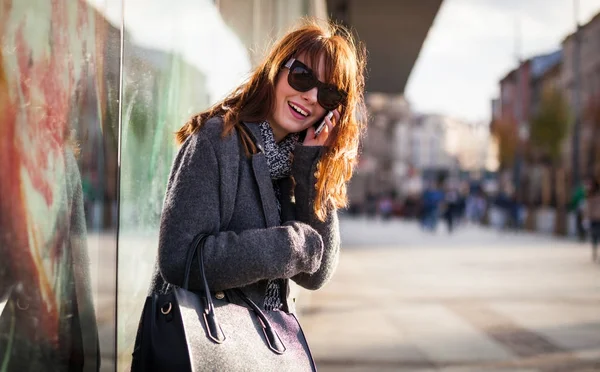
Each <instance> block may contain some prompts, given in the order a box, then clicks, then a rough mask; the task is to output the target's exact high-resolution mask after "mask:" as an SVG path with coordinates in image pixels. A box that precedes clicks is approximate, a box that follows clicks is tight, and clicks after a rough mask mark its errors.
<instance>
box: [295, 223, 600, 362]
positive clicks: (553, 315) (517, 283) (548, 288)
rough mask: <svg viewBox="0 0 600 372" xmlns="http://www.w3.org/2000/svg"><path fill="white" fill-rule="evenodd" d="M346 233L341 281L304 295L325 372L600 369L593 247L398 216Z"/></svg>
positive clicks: (598, 280)
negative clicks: (431, 227) (422, 225)
mask: <svg viewBox="0 0 600 372" xmlns="http://www.w3.org/2000/svg"><path fill="white" fill-rule="evenodd" d="M440 227H442V226H440ZM341 230H342V239H343V247H342V249H343V252H342V256H341V259H340V264H339V268H338V271H337V273H336V275H335V276H334V279H333V280H332V282H331V283H329V284H328V285H327V286H326V287H325V288H323V289H321V290H319V291H316V292H302V293H301V300H302V304H301V305H302V307H301V309H302V311H301V314H300V320H301V322H302V324H303V327H304V330H305V333H306V335H307V337H308V339H309V342H310V344H311V348H312V351H313V354H314V357H315V359H316V361H317V366H318V367H319V370H320V371H321V372H322V371H325V372H330V371H453V372H454V371H569V372H571V371H600V265H599V264H593V263H592V262H591V260H590V249H589V247H588V246H587V245H584V244H579V243H576V242H573V241H568V240H560V239H556V238H552V237H550V236H539V235H537V236H536V235H531V234H514V233H512V234H507V233H499V232H496V231H492V230H487V229H483V228H479V227H468V228H465V227H463V228H459V230H458V231H457V232H456V233H455V234H454V235H449V234H447V233H446V232H445V230H444V229H443V228H440V229H439V231H438V233H437V234H434V235H431V234H428V233H425V232H422V231H421V230H420V229H419V228H418V226H417V225H416V224H414V223H406V222H399V221H390V222H383V221H367V220H365V219H348V218H345V219H343V220H342V222H341Z"/></svg>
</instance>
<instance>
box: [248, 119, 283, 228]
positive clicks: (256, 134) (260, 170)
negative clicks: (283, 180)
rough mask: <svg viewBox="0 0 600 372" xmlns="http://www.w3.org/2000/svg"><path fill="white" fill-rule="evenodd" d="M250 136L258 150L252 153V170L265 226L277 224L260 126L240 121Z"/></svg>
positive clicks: (275, 201) (277, 213)
mask: <svg viewBox="0 0 600 372" xmlns="http://www.w3.org/2000/svg"><path fill="white" fill-rule="evenodd" d="M242 124H243V125H244V127H245V128H246V129H247V131H248V134H249V135H250V136H251V137H252V140H253V141H254V144H255V145H256V148H257V149H258V152H257V153H256V154H254V155H252V161H251V164H252V171H253V173H254V178H255V180H256V184H257V185H258V190H259V194H260V201H261V204H262V207H263V213H264V217H265V222H266V224H267V227H273V226H277V225H278V224H279V210H278V208H277V200H276V196H275V190H273V182H272V181H271V172H270V171H269V165H268V164H267V158H266V156H265V153H264V143H263V140H262V136H261V134H260V127H259V126H258V124H256V123H246V122H243V123H242Z"/></svg>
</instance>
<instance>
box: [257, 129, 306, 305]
mask: <svg viewBox="0 0 600 372" xmlns="http://www.w3.org/2000/svg"><path fill="white" fill-rule="evenodd" d="M259 126H260V134H261V136H262V139H263V142H264V148H265V156H266V158H267V165H268V166H269V172H270V173H271V181H273V189H274V190H275V196H276V200H277V209H278V211H279V216H280V217H279V223H281V204H280V202H279V195H280V191H279V188H278V187H277V184H276V182H275V181H277V180H279V179H282V178H285V177H289V176H290V175H291V173H292V152H293V151H294V148H295V147H296V144H297V143H298V137H299V136H298V134H297V133H291V134H289V135H287V136H286V137H285V138H284V139H283V140H281V141H280V142H279V143H277V142H275V136H274V135H273V129H272V128H271V126H270V125H269V123H268V122H266V121H263V122H262V123H260V124H259ZM282 285H283V280H281V279H271V280H269V282H268V283H267V291H266V293H265V302H264V304H263V306H264V308H265V309H266V310H269V311H273V310H279V309H281V307H282V305H283V304H282V302H281V300H282V298H281V286H282Z"/></svg>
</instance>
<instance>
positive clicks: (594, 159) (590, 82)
mask: <svg viewBox="0 0 600 372" xmlns="http://www.w3.org/2000/svg"><path fill="white" fill-rule="evenodd" d="M577 43H579V50H580V54H579V55H580V58H579V61H580V62H579V66H575V63H576V59H575V52H576V50H577V48H576V44H577ZM599 46H600V13H598V14H597V15H596V16H594V17H593V18H592V19H591V20H590V21H589V22H588V23H586V24H584V25H582V26H580V27H579V30H578V32H576V33H572V34H570V35H568V36H567V37H566V38H565V39H564V40H563V42H562V47H563V67H562V79H561V83H562V88H563V89H564V91H565V92H566V98H567V99H568V101H569V104H570V106H571V108H573V109H575V108H576V102H575V90H576V89H577V84H576V79H575V71H576V69H578V70H579V74H580V75H579V82H580V83H579V87H578V89H579V109H580V115H581V126H580V128H581V130H580V135H579V149H578V150H579V174H580V175H586V174H592V173H596V174H599V173H600V145H598V142H600V140H599V139H598V138H599V137H600V114H599V113H600V47H599ZM570 128H571V130H572V128H573V125H571V126H570ZM572 137H573V133H572V132H570V133H569V139H568V141H566V143H565V148H564V149H565V151H564V161H565V164H569V165H571V166H572V157H573V154H572V151H573V140H572Z"/></svg>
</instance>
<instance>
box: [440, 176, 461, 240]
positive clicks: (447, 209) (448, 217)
mask: <svg viewBox="0 0 600 372" xmlns="http://www.w3.org/2000/svg"><path fill="white" fill-rule="evenodd" d="M458 212H459V195H458V191H457V190H456V189H455V188H454V187H450V188H448V191H446V194H445V195H444V213H443V217H444V220H445V221H446V226H447V228H448V233H452V232H453V231H454V225H455V223H456V219H457V215H458Z"/></svg>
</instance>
